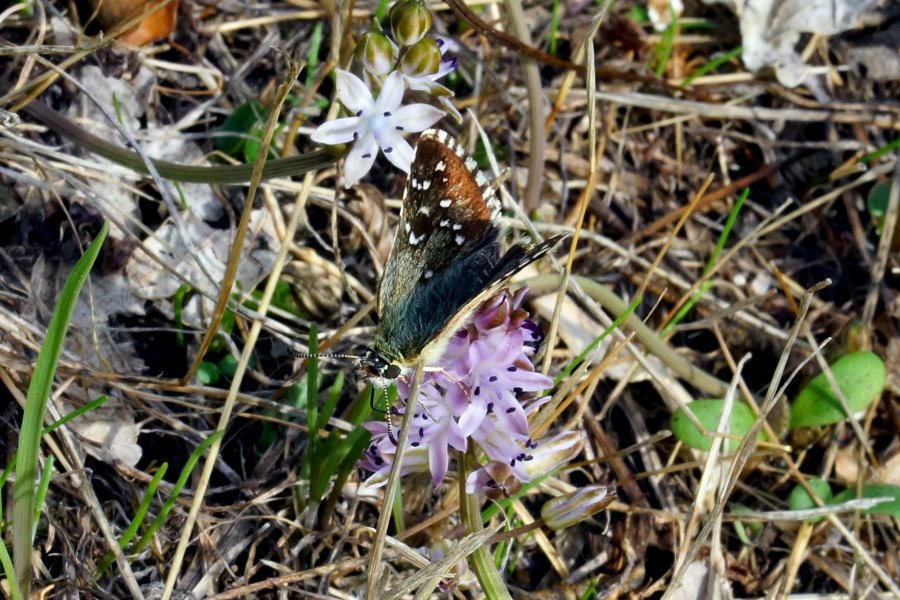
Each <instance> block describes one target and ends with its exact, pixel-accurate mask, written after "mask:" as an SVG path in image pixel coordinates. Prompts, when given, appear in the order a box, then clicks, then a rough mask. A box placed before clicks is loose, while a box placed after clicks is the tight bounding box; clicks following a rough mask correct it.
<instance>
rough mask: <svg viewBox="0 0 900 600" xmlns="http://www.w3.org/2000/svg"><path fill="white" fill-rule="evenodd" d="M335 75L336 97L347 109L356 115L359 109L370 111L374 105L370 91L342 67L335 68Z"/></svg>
mask: <svg viewBox="0 0 900 600" xmlns="http://www.w3.org/2000/svg"><path fill="white" fill-rule="evenodd" d="M334 72H335V76H336V77H337V97H338V100H340V101H341V104H343V105H344V106H345V107H346V108H347V110H349V111H350V112H351V113H353V114H355V115H358V114H359V113H360V111H362V112H368V111H372V110H373V109H374V107H375V100H374V99H373V98H372V92H370V91H369V88H367V87H366V84H364V83H363V82H362V80H360V79H359V77H357V76H356V75H354V74H353V73H350V72H349V71H344V70H342V69H335V70H334Z"/></svg>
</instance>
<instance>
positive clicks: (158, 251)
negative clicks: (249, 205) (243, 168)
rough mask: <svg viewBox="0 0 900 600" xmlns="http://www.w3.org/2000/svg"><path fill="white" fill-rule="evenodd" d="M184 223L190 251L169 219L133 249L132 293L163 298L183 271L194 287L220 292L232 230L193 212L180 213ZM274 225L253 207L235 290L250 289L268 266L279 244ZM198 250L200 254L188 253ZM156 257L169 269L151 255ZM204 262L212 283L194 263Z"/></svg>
mask: <svg viewBox="0 0 900 600" xmlns="http://www.w3.org/2000/svg"><path fill="white" fill-rule="evenodd" d="M182 217H183V219H184V225H185V228H186V230H187V235H188V237H189V239H190V241H191V245H192V246H193V249H192V250H191V251H189V250H188V248H187V247H186V246H185V244H184V242H183V240H182V238H181V236H180V235H179V234H178V231H177V229H176V228H175V226H174V225H173V224H172V223H171V222H166V223H164V224H163V225H162V226H161V227H160V228H159V229H157V230H156V233H154V235H153V236H152V237H150V238H148V239H147V240H145V241H144V243H143V245H142V246H141V247H139V248H137V249H135V251H134V253H133V254H132V255H131V258H130V259H129V261H128V265H127V266H126V269H125V270H126V273H127V277H128V281H129V285H130V286H131V289H132V291H133V292H134V293H135V294H136V295H137V296H138V297H140V298H145V299H147V300H161V299H168V298H171V297H172V296H173V295H174V294H175V292H176V291H177V290H178V288H179V287H180V286H181V285H182V283H183V281H182V278H180V277H178V275H177V274H180V275H182V276H183V277H184V278H186V280H187V281H189V282H192V283H193V284H194V285H197V286H205V289H206V291H207V292H208V293H210V294H213V295H215V294H216V293H217V292H218V289H216V288H215V287H214V286H213V285H212V284H215V285H218V284H219V283H220V282H221V281H222V279H223V278H224V276H225V262H226V261H227V260H228V254H229V252H230V250H231V244H232V240H233V237H234V232H233V231H232V230H230V229H215V228H213V227H210V226H209V225H207V224H206V223H205V222H204V221H202V220H201V219H200V218H199V217H197V216H196V215H195V214H194V213H193V212H183V213H182ZM276 240H277V236H276V234H275V226H274V223H273V222H272V219H271V216H270V214H269V212H268V211H265V210H255V211H253V214H252V215H251V217H250V231H249V232H248V235H247V238H246V240H245V242H244V251H243V256H242V258H241V260H240V262H239V264H238V273H237V284H238V286H239V288H238V289H241V290H249V289H252V288H254V287H255V286H256V284H257V283H258V282H259V281H260V280H261V279H262V278H263V277H265V276H266V275H268V274H269V272H271V270H272V264H273V263H274V261H275V254H276V249H277V247H278V244H277V241H276ZM194 251H196V252H197V253H198V255H199V256H192V253H193V252H194ZM151 255H155V256H157V257H158V258H160V259H161V260H162V261H163V262H164V263H165V264H166V267H167V268H164V267H163V266H161V265H160V263H158V262H156V261H155V260H153V258H151ZM197 259H199V260H200V261H202V263H203V265H204V267H205V268H206V270H207V271H208V272H209V273H210V275H211V276H212V280H213V281H212V282H210V281H209V280H208V279H207V277H206V275H204V274H203V273H202V272H201V270H200V268H199V267H198V265H197Z"/></svg>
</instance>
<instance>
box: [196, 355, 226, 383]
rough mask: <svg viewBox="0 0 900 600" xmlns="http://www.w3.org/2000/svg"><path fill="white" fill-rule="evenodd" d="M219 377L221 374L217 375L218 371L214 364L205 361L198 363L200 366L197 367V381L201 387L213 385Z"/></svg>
mask: <svg viewBox="0 0 900 600" xmlns="http://www.w3.org/2000/svg"><path fill="white" fill-rule="evenodd" d="M221 376H222V374H221V373H219V369H218V368H217V367H216V365H215V364H214V363H211V362H209V361H207V360H201V361H200V365H199V366H198V367H197V380H198V381H199V382H200V383H202V384H203V385H215V383H216V382H217V381H219V377H221Z"/></svg>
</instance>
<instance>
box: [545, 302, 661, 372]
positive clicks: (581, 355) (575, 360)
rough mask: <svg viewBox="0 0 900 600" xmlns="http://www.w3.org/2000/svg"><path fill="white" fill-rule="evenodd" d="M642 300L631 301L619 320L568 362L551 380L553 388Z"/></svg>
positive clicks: (622, 321) (617, 326) (623, 320)
mask: <svg viewBox="0 0 900 600" xmlns="http://www.w3.org/2000/svg"><path fill="white" fill-rule="evenodd" d="M643 299H644V297H643V296H638V297H637V298H635V299H634V300H632V301H631V304H629V305H628V308H627V309H625V312H623V313H622V314H621V315H619V318H617V319H616V320H615V321H613V322H612V324H611V325H610V326H609V327H607V328H606V329H605V330H603V333H601V334H600V335H598V336H597V337H595V338H594V341H592V342H591V343H590V344H588V345H587V347H585V349H584V350H582V351H581V352H580V353H579V354H578V356H576V357H575V358H573V359H572V360H571V361H570V362H569V364H568V365H566V368H565V369H563V370H562V372H560V374H559V375H557V376H556V379H554V380H553V387H554V388H556V387H558V386H559V384H560V383H561V382H562V380H563V379H565V378H566V377H568V376H569V375H571V374H572V371H574V370H575V369H577V368H578V365H580V364H581V363H582V362H583V361H584V359H585V358H586V357H587V355H588V354H590V353H591V352H593V351H594V349H595V348H596V347H597V345H598V344H599V343H600V342H601V341H603V339H604V338H605V337H606V336H608V335H609V334H610V333H612V332H613V331H615V330H616V329H618V328H619V326H620V325H621V324H622V323H624V322H625V319H627V318H628V316H629V315H630V314H631V313H633V312H634V311H635V310H637V307H638V306H640V304H641V302H642V301H643Z"/></svg>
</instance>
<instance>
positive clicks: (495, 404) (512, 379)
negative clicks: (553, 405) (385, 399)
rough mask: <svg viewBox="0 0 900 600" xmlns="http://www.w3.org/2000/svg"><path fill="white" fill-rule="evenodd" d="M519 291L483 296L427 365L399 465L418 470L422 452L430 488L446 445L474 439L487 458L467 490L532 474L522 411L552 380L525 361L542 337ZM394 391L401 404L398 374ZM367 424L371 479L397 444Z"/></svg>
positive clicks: (505, 486)
mask: <svg viewBox="0 0 900 600" xmlns="http://www.w3.org/2000/svg"><path fill="white" fill-rule="evenodd" d="M524 295H525V290H520V291H519V292H518V293H517V294H516V295H515V296H512V295H510V294H509V293H508V292H502V293H500V294H498V295H497V296H495V297H494V298H492V299H490V300H488V301H487V302H485V303H484V305H482V307H481V308H480V309H479V311H478V312H477V313H476V314H475V315H474V316H473V318H472V322H471V324H470V325H468V326H467V327H466V328H465V329H463V330H461V331H459V332H457V334H456V335H455V336H454V337H453V338H452V339H451V340H450V341H449V343H448V344H447V348H446V350H445V351H444V354H443V356H442V358H441V359H440V360H439V361H438V362H437V364H436V365H434V366H432V365H429V366H428V367H426V372H425V375H424V377H423V380H422V384H421V386H420V391H419V399H418V403H417V408H416V410H417V411H418V412H417V414H415V415H414V416H413V423H412V429H411V433H410V436H409V439H408V440H407V444H408V447H407V448H408V449H407V451H408V452H409V453H413V458H411V459H409V460H410V462H409V464H404V466H403V472H404V473H406V472H412V471H421V470H422V467H423V464H422V458H423V456H424V455H425V453H426V452H427V459H428V469H429V470H430V471H431V477H432V483H433V484H434V485H435V487H436V486H438V485H439V484H440V483H441V481H442V480H443V479H444V476H445V475H446V474H447V471H448V469H449V468H450V454H451V453H450V450H451V449H452V450H458V451H460V452H462V451H465V450H466V449H467V448H468V445H469V443H474V444H475V445H476V446H477V447H478V448H479V449H480V451H481V453H483V455H484V456H485V457H486V459H487V462H486V464H485V466H484V467H482V468H480V469H477V470H475V471H474V472H473V473H472V474H471V475H470V476H469V479H468V480H467V490H468V491H469V492H470V493H473V492H475V491H486V492H489V493H490V494H492V495H496V494H497V493H498V491H499V492H502V493H509V492H510V491H511V490H515V489H517V485H516V483H517V482H518V483H519V484H520V483H521V482H524V481H529V480H530V479H531V478H532V477H533V476H534V470H533V469H529V468H527V465H528V464H529V463H530V462H532V461H533V460H534V456H533V454H534V451H535V449H536V448H538V444H535V443H534V442H532V440H531V438H530V437H529V431H528V415H530V414H531V413H533V412H534V411H535V410H536V409H537V408H539V407H540V406H541V405H542V404H543V403H545V402H546V401H547V400H549V397H540V398H532V397H531V394H530V393H532V392H540V391H541V390H545V389H549V388H550V387H551V386H552V385H553V380H552V379H550V378H549V377H546V376H545V375H542V374H541V373H538V372H536V371H535V370H534V365H533V364H532V362H531V358H530V356H531V355H532V354H533V353H534V349H535V347H536V346H537V345H538V343H539V342H540V335H539V332H538V330H537V327H536V326H535V324H534V323H533V322H532V321H530V320H529V319H528V313H527V312H526V311H525V310H524V309H523V308H521V303H522V299H523V298H524ZM397 392H398V396H399V397H400V398H401V399H402V400H404V404H405V400H406V398H407V397H408V395H409V385H408V383H407V382H406V381H405V380H404V379H402V378H401V379H400V380H399V381H398V383H397ZM402 410H403V409H400V413H401V414H402ZM367 428H368V429H369V431H371V432H372V434H373V439H372V444H371V446H370V448H369V450H368V451H367V452H366V455H365V458H364V459H363V460H362V461H361V462H360V466H362V467H363V468H365V469H367V470H369V471H372V472H373V475H372V476H371V477H370V479H369V480H368V481H367V483H368V484H370V485H371V484H373V483H375V482H374V481H373V480H375V479H377V480H378V481H379V482H380V481H381V479H383V478H384V477H386V473H387V472H388V471H389V470H390V461H391V460H392V459H393V456H394V453H395V451H396V448H395V446H394V444H395V437H394V436H392V435H389V434H388V427H387V425H386V424H385V423H384V422H380V423H375V424H368V425H367ZM571 435H577V434H571ZM578 448H579V449H580V446H578ZM425 449H427V450H425ZM407 456H409V454H407ZM404 462H405V463H406V461H404Z"/></svg>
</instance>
